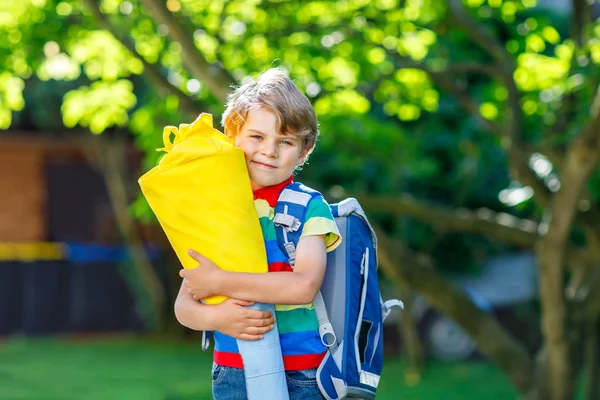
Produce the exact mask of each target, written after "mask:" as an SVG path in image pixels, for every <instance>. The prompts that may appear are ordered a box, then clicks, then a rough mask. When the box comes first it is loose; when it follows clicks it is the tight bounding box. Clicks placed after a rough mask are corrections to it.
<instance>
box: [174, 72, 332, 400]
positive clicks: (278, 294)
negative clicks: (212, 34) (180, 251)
mask: <svg viewBox="0 0 600 400" xmlns="http://www.w3.org/2000/svg"><path fill="white" fill-rule="evenodd" d="M223 126H224V128H225V134H226V135H228V136H230V137H232V138H233V139H235V141H236V145H237V146H238V147H239V148H241V149H242V150H243V151H244V154H245V157H246V165H247V168H248V173H249V175H250V181H251V185H252V190H253V192H254V199H255V206H256V210H257V213H258V216H259V219H260V224H261V227H262V232H263V237H264V239H265V247H266V249H267V259H268V263H269V272H268V273H266V274H247V273H233V272H227V271H223V270H221V269H219V268H218V267H217V266H216V265H215V264H214V263H212V262H211V261H210V260H208V259H207V258H205V257H203V256H202V255H200V254H198V253H197V252H195V251H193V250H191V251H190V256H191V257H193V258H194V259H196V260H197V261H198V262H199V263H200V265H199V266H198V268H196V269H192V270H182V271H181V272H180V276H181V277H182V278H184V280H183V283H182V287H181V290H180V292H179V295H178V298H177V301H176V305H175V312H176V316H177V318H178V320H179V322H180V323H182V324H183V325H186V326H194V327H195V329H213V328H214V327H215V326H220V327H221V329H216V330H217V332H216V333H215V352H214V361H215V367H214V368H213V396H214V397H215V399H217V400H228V399H232V400H233V399H235V400H238V399H240V398H245V397H246V396H245V387H244V384H245V382H244V371H243V369H242V368H243V365H242V360H241V357H240V355H239V354H238V351H237V346H236V342H235V339H233V338H234V337H235V338H242V339H250V340H256V339H259V338H260V337H261V335H263V334H264V333H265V332H267V331H268V330H270V326H269V325H270V324H272V323H273V320H272V318H271V316H269V315H268V314H265V313H260V312H258V311H255V310H247V309H242V308H241V306H244V305H246V304H248V303H246V302H243V301H241V300H228V301H227V302H224V303H222V304H221V305H218V306H205V305H201V304H199V303H198V302H196V301H194V300H195V299H201V298H204V297H206V296H209V295H213V294H221V295H225V296H228V297H230V298H231V299H244V300H246V301H251V302H261V303H270V304H276V305H277V306H276V317H277V318H276V320H277V327H278V329H279V334H280V344H281V349H282V353H283V362H284V367H285V370H286V376H287V385H288V391H289V395H290V399H291V400H296V399H302V400H312V399H322V398H323V397H322V395H321V393H320V391H319V388H318V385H317V382H316V369H317V367H318V366H319V364H320V363H321V360H322V359H323V357H324V355H325V351H326V347H325V346H324V345H323V343H322V342H321V338H320V336H319V332H318V329H319V323H318V320H317V317H316V313H315V310H314V309H313V307H312V301H313V299H314V297H315V295H316V294H317V292H318V291H319V289H320V287H321V283H322V280H323V276H324V274H325V264H326V261H327V255H326V253H327V252H328V251H332V250H333V249H335V248H336V247H337V246H338V245H339V244H340V243H341V237H340V235H339V232H338V229H337V227H336V224H335V221H334V219H333V216H332V215H331V211H330V209H329V206H328V205H327V203H326V201H325V200H324V199H323V198H322V197H321V196H317V197H315V198H314V199H313V200H311V201H310V203H309V204H308V207H307V213H306V218H305V221H302V224H303V225H302V226H303V228H302V236H301V238H300V240H299V242H298V244H297V249H296V261H295V264H294V267H293V269H292V267H291V266H290V265H289V259H288V258H287V257H286V256H285V255H284V253H283V251H281V249H280V248H279V246H278V244H277V239H276V234H275V226H274V224H273V217H274V207H275V204H276V202H277V199H278V198H279V195H280V193H281V191H282V190H283V189H284V188H285V187H286V186H287V185H288V184H289V183H291V182H292V178H293V173H294V171H295V170H296V168H298V167H300V166H302V165H303V164H304V162H305V161H306V159H307V157H308V155H309V154H310V153H311V152H312V150H313V149H314V146H315V142H316V139H317V136H318V124H317V118H316V115H315V113H314V110H313V108H312V106H311V104H310V102H309V101H308V99H307V98H306V97H305V96H304V95H303V94H302V93H301V92H300V91H299V90H298V88H297V87H296V86H295V85H294V83H293V82H292V81H291V80H290V79H289V78H288V77H287V76H286V75H285V73H284V72H283V71H282V70H280V69H271V70H269V71H267V72H265V73H263V74H262V75H261V76H260V77H259V78H258V79H257V80H255V81H251V82H249V83H247V84H244V85H243V86H241V87H240V88H238V89H237V90H235V91H234V92H233V93H232V94H231V95H230V96H229V99H228V104H227V109H226V111H225V113H224V115H223ZM243 311H247V313H244V312H243ZM251 311H253V313H252V314H251V313H250V312H251ZM242 316H243V317H242ZM227 324H231V326H225V325H227ZM234 324H235V325H236V328H233V325H234ZM232 336H233V337H232ZM267 390H268V388H265V391H267Z"/></svg>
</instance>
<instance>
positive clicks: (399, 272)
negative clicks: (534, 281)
mask: <svg viewBox="0 0 600 400" xmlns="http://www.w3.org/2000/svg"><path fill="white" fill-rule="evenodd" d="M376 231H377V237H378V248H379V266H380V267H381V268H382V270H383V271H384V273H385V274H386V275H387V276H388V277H389V278H390V279H391V280H392V281H393V282H395V283H396V284H402V283H404V284H407V285H409V286H410V287H411V288H413V289H416V290H418V291H419V292H420V293H421V294H422V295H423V296H424V297H425V298H426V299H427V301H429V303H431V304H432V305H433V306H434V307H435V308H436V309H437V310H439V311H440V312H442V313H444V314H445V315H447V316H449V317H450V318H452V319H454V320H455V321H456V322H457V323H458V324H459V325H460V326H461V327H463V328H464V329H465V331H467V332H468V333H469V335H470V336H471V337H472V338H473V339H474V340H475V341H476V342H477V344H478V346H479V349H480V350H481V351H482V352H483V353H484V354H486V355H487V356H488V357H490V358H491V359H492V360H494V362H495V363H496V364H497V365H498V366H499V367H500V368H501V369H502V370H504V372H505V373H506V374H507V375H508V376H509V378H510V380H511V381H512V383H513V385H514V386H515V387H516V388H518V389H519V390H520V391H521V392H522V393H528V392H530V391H531V390H532V386H533V384H532V379H531V376H532V375H533V371H534V364H533V361H532V359H531V357H529V355H528V354H527V351H526V350H525V349H524V348H523V347H522V346H521V345H520V344H519V343H517V342H515V340H514V339H513V338H512V337H511V336H510V335H509V334H508V333H507V332H506V331H505V330H504V329H503V328H502V327H501V326H500V325H499V324H498V322H497V321H496V319H495V318H494V317H493V316H491V315H490V314H487V313H485V312H484V311H482V310H481V309H479V308H478V307H477V306H475V304H473V302H472V301H471V299H470V298H469V297H468V296H467V295H466V294H465V293H464V292H463V291H461V290H460V289H457V288H456V287H454V286H453V285H452V284H451V283H450V282H448V281H447V280H446V279H444V278H442V277H441V276H440V275H439V274H438V273H436V272H435V270H434V269H433V268H432V267H431V264H430V262H428V261H426V260H424V259H423V258H422V257H419V256H416V255H414V254H412V253H411V252H410V251H408V250H407V249H405V248H404V247H403V245H402V244H401V243H397V242H394V243H392V242H391V241H390V240H389V239H388V238H387V236H386V235H385V234H384V233H383V231H382V230H381V229H378V228H376Z"/></svg>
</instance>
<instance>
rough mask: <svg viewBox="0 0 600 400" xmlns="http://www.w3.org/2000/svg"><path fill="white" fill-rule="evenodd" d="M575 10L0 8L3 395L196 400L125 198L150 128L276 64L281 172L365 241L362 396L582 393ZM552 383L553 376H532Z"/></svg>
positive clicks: (143, 223)
mask: <svg viewBox="0 0 600 400" xmlns="http://www.w3.org/2000/svg"><path fill="white" fill-rule="evenodd" d="M599 17H600V5H599V4H598V2H596V1H593V0H545V1H542V0H538V1H536V0H441V1H440V0H339V1H313V0H305V1H294V0H263V1H261V0H231V1H222V0H211V1H208V0H206V1H205V0H168V1H164V0H128V1H121V0H66V1H57V0H16V1H15V0H12V1H11V0H0V128H1V129H2V131H0V399H86V400H87V399H144V400H150V399H172V400H174V399H209V398H210V368H211V353H210V351H209V352H202V350H201V348H200V336H199V335H200V334H199V332H192V331H189V330H187V329H185V328H183V327H181V326H180V325H179V324H178V323H177V321H176V320H175V318H174V315H173V312H172V308H173V301H174V299H175V296H176V293H177V290H178V287H179V284H180V280H179V277H178V275H177V272H178V270H179V268H180V265H179V264H178V262H177V260H176V258H175V257H174V255H173V253H172V250H171V248H170V246H169V244H168V242H167V240H166V238H165V237H164V234H163V233H162V230H161V229H160V227H159V226H158V225H157V222H156V220H155V217H154V216H153V214H152V212H151V210H150V208H149V207H148V205H147V203H146V202H145V200H144V199H143V197H142V196H141V195H140V192H139V187H138V185H137V179H138V178H139V177H140V176H141V175H142V174H143V173H144V172H145V171H147V170H148V169H150V168H151V167H152V166H154V165H156V163H157V161H158V159H159V157H161V153H158V152H156V151H155V149H157V148H159V147H162V135H161V133H162V128H163V127H164V126H166V125H178V124H180V123H189V122H191V121H193V120H194V119H195V118H196V116H197V115H198V114H199V113H201V112H208V113H211V114H213V115H214V116H215V120H219V118H220V115H221V113H222V112H223V104H224V102H225V100H226V95H227V92H228V91H229V90H230V88H231V87H232V86H235V85H239V84H241V83H244V82H246V81H247V80H248V79H250V78H251V77H253V76H256V75H257V74H258V73H260V72H261V71H264V70H266V69H268V68H270V67H283V68H284V69H285V70H286V71H288V72H289V74H290V76H291V77H292V79H293V80H294V82H295V83H296V84H297V86H298V87H299V88H300V89H301V91H303V92H304V93H305V94H306V95H307V96H308V98H309V99H310V100H311V102H312V103H313V105H314V108H315V110H316V112H317V115H318V118H319V123H320V131H321V137H320V139H319V142H318V145H317V149H316V151H315V152H314V153H313V155H312V156H311V158H310V160H309V163H308V164H307V165H306V166H305V167H304V168H303V170H302V171H300V172H299V173H298V177H297V180H301V181H303V182H304V183H306V184H308V185H310V186H312V187H314V188H316V189H318V190H320V191H321V192H322V193H324V194H325V195H326V197H327V199H328V200H329V201H330V202H335V201H338V200H341V199H343V198H346V197H350V196H352V197H357V198H358V199H359V201H360V202H361V204H362V205H363V207H364V208H365V210H366V211H367V213H368V215H369V218H370V219H371V221H372V222H373V224H374V226H375V227H376V229H377V232H378V235H379V237H380V245H379V254H380V267H379V268H380V273H381V286H382V291H383V293H384V297H400V298H402V299H403V300H405V303H406V305H407V308H406V310H405V311H404V312H402V313H400V312H397V311H395V312H394V313H393V314H392V317H391V318H390V319H389V320H388V323H387V326H386V329H385V349H386V350H385V351H386V355H385V366H384V371H383V375H382V380H381V385H380V389H379V391H378V396H377V398H378V399H405V400H409V399H422V400H428V399H439V398H444V399H461V400H462V399H515V398H519V397H521V396H523V398H527V399H540V400H541V399H552V400H555V399H556V400H558V399H560V400H563V399H574V398H581V399H598V398H600V397H599V396H600V395H599V389H598V386H597V381H598V374H599V373H598V363H599V360H600V352H599V348H598V345H599V343H598V342H599V336H598V334H599V331H598V328H599V321H600V319H599V317H600V296H599V295H598V292H599V291H598V290H597V286H598V285H599V284H600V268H599V266H600V263H599V261H600V205H599V199H600V190H599V188H600V174H599V173H598V169H597V168H596V164H597V161H598V158H599V153H600V144H599V141H600V139H599V136H600V116H599V114H600V94H599V93H600V92H599V91H598V88H599V86H598V85H599V82H600V20H599V19H598V18H599ZM543 372H545V373H543Z"/></svg>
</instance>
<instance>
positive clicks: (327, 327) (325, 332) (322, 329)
mask: <svg viewBox="0 0 600 400" xmlns="http://www.w3.org/2000/svg"><path fill="white" fill-rule="evenodd" d="M319 336H321V343H323V345H324V346H325V347H331V346H333V345H334V344H336V343H337V337H336V336H335V333H334V332H333V326H332V325H331V323H329V322H328V323H326V324H323V325H321V326H319ZM328 338H329V339H330V340H327V339H328Z"/></svg>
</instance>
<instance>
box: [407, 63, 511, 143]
mask: <svg viewBox="0 0 600 400" xmlns="http://www.w3.org/2000/svg"><path fill="white" fill-rule="evenodd" d="M399 65H400V66H402V67H404V68H415V69H419V70H421V71H424V72H426V73H427V75H429V77H430V78H431V80H432V81H434V82H435V83H436V84H438V85H439V86H441V87H442V89H444V90H445V91H446V92H448V93H449V94H450V95H451V96H453V97H455V98H456V99H457V100H458V101H459V102H460V104H461V105H462V106H463V107H464V108H465V109H466V110H467V111H468V112H469V113H470V114H471V115H472V116H473V117H474V118H475V119H476V120H477V122H479V123H480V124H481V125H482V126H483V127H484V128H485V129H487V130H489V131H491V132H493V133H495V134H496V135H498V136H501V135H502V129H501V128H500V126H499V125H498V124H496V123H495V122H493V121H490V120H489V119H487V118H485V117H484V116H483V115H481V112H480V111H479V105H478V104H477V103H476V102H475V101H474V100H473V99H472V98H471V96H469V95H468V94H467V93H466V92H465V91H464V90H461V89H460V88H459V87H458V86H457V85H456V84H455V83H454V82H453V81H452V80H451V79H449V78H448V77H447V75H446V73H445V71H442V72H438V71H433V70H432V69H430V68H428V67H427V66H425V65H423V64H422V63H419V62H416V61H414V60H412V59H410V58H408V57H401V58H400V60H399Z"/></svg>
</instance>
